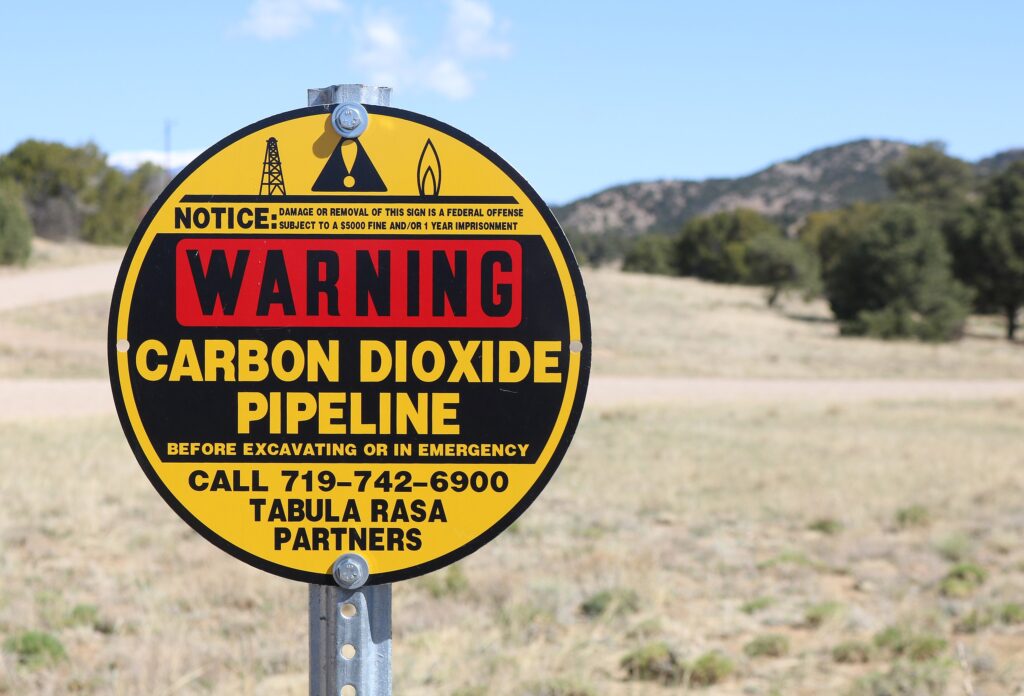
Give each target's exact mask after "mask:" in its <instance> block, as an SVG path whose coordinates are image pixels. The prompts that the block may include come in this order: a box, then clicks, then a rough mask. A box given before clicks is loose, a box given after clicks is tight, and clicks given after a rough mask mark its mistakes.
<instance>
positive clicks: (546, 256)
mask: <svg viewBox="0 0 1024 696" xmlns="http://www.w3.org/2000/svg"><path fill="white" fill-rule="evenodd" d="M366 110H367V111H368V112H369V125H368V127H367V128H366V130H365V131H364V132H362V133H361V134H360V135H358V137H354V138H345V137H342V136H339V135H338V133H337V132H336V131H335V130H334V129H333V128H332V126H331V123H330V118H331V115H330V111H329V107H310V108H305V109H298V110H295V111H290V112H287V113H284V114H279V115H277V116H272V117H270V118H268V119H265V120H263V121H260V122H258V123H255V124H253V125H251V126H249V127H247V128H244V129H242V130H240V131H238V132H237V133H234V134H233V135H230V136H228V137H227V138H225V139H224V140H222V141H220V142H219V143H217V144H216V145H214V146H213V147H211V148H210V149H209V150H207V151H206V152H205V153H203V154H202V155H201V156H200V157H199V158H198V159H197V160H195V161H194V162H193V163H192V164H190V165H189V166H188V167H187V168H186V169H185V170H184V171H182V172H181V173H180V174H179V175H178V176H177V178H176V179H175V180H174V181H173V182H172V183H171V184H170V185H169V186H168V187H167V189H166V190H165V191H164V192H163V194H162V195H161V196H160V198H159V199H158V200H157V201H156V203H155V204H154V205H153V207H152V208H151V209H150V210H149V213H148V214H147V215H146V217H145V219H144V220H143V222H142V224H141V225H140V227H139V230H138V232H137V233H136V234H135V237H134V239H133V240H132V243H131V245H130V247H129V249H128V252H127V254H126V256H125V259H124V262H123V264H122V266H121V271H120V274H119V276H118V281H117V287H116V290H115V292H114V298H113V303H112V307H111V315H110V327H109V334H110V335H109V338H110V353H109V362H110V375H111V384H112V388H113V391H114V398H115V401H116V404H117V409H118V413H119V415H120V418H121V423H122V425H123V427H124V430H125V433H126V434H127V437H128V440H129V441H130V443H131V445H132V448H133V450H134V452H135V455H136V457H137V458H138V460H139V463H140V464H141V466H142V468H143V470H144V471H145V473H146V475H147V476H148V477H149V479H150V481H151V482H152V483H153V485H154V486H155V487H156V489H157V490H158V491H159V492H160V494H161V495H162V496H163V498H164V499H165V500H166V501H167V503H168V504H169V505H170V506H171V507H172V508H173V509H174V510H175V511H176V512H177V513H178V514H179V515H180V516H181V517H182V518H183V519H184V520H185V521H187V522H188V523H189V524H190V525H191V526H192V527H193V528H194V529H196V530H197V531H198V532H199V533H200V534H202V535H203V536H204V537H206V538H207V539H209V540H210V541H211V542H213V543H214V544H216V545H217V546H219V547H220V548H222V549H223V550H225V551H227V552H228V553H230V554H232V555H233V556H235V557H237V558H239V559H241V560H244V561H246V562H247V563H250V564H252V565H254V566H256V567H258V568H262V569H264V570H267V571H269V572H272V573H276V574H278V575H281V576H284V577H287V578H292V579H296V580H302V581H305V582H310V583H322V584H332V583H333V582H334V580H333V579H332V577H331V565H332V563H333V562H334V561H335V560H336V559H337V558H338V557H339V555H341V554H343V553H357V554H359V555H360V556H362V557H363V558H364V559H365V560H366V561H367V563H368V564H369V568H370V573H371V575H370V580H369V583H370V584H380V583H387V582H392V581H395V580H401V579H405V578H409V577H413V576H416V575H420V574H423V573H426V572H429V571H432V570H435V569H437V568H440V567H442V566H444V565H446V564H449V563H452V562H453V561H455V560H458V559H459V558H462V557H463V556H466V555H467V554H469V553H471V552H472V551H474V550H476V549H477V548H479V547H480V546H482V545H483V544H484V543H486V542H487V541H489V540H490V539H492V538H493V537H494V536H496V535H497V534H498V533H499V532H500V531H501V530H502V529H504V528H505V527H507V526H508V525H509V524H510V523H511V522H512V521H513V520H514V519H515V518H516V517H517V516H519V515H520V514H521V513H522V512H523V511H524V510H525V509H526V507H527V506H528V505H529V504H530V503H531V502H532V501H533V500H534V498H535V497H536V496H537V495H538V493H540V491H541V489H542V488H543V487H544V485H545V484H546V483H547V481H548V480H549V479H550V478H551V475H552V474H553V473H554V471H555V468H556V467H557V466H558V463H559V461H560V460H561V458H562V456H563V455H564V453H565V450H566V447H567V446H568V443H569V440H570V439H571V437H572V433H573V431H574V429H575V427H576V423H577V421H578V420H579V416H580V411H581V409H582V406H583V399H584V395H585V392H586V387H587V378H588V375H589V370H590V320H589V314H588V310H587V303H586V297H585V295H584V290H583V284H582V281H581V278H580V273H579V269H578V267H577V265H576V263H575V261H574V259H573V256H572V252H571V251H570V248H569V245H568V243H567V241H566V239H565V236H564V235H563V233H562V231H561V230H560V229H559V227H558V224H557V222H556V221H555V219H554V217H553V216H552V215H551V212H550V211H549V210H548V208H547V206H546V205H545V204H544V202H543V201H542V200H541V198H540V197H539V196H538V195H537V193H536V192H535V191H534V190H533V189H532V188H531V187H530V185H529V184H528V183H527V182H526V181H525V180H524V179H523V178H522V177H521V176H519V174H517V173H516V172H515V171H513V169H512V168H511V167H510V166H509V165H508V164H507V163H506V162H504V161H503V160H502V159H500V158H499V157H498V156H497V155H495V154H494V153H493V152H491V151H490V150H489V149H487V148H486V147H485V146H484V145H482V144H480V143H479V142H477V141H476V140H474V139H473V138H471V137H469V136H468V135H466V134H464V133H461V132H460V131H458V130H456V129H454V128H452V127H451V126H449V125H446V124H444V123H440V122H438V121H435V120H433V119H430V118H427V117H425V116H421V115H419V114H415V113H411V112H408V111H403V110H399V109H393V108H388V107H378V106H367V107H366Z"/></svg>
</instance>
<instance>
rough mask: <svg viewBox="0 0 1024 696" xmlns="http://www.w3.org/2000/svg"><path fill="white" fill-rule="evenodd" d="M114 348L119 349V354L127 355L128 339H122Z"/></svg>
mask: <svg viewBox="0 0 1024 696" xmlns="http://www.w3.org/2000/svg"><path fill="white" fill-rule="evenodd" d="M114 347H115V348H117V352H118V353H127V352H128V348H129V343H128V339H127V338H122V339H121V340H120V341H118V342H117V343H115V344H114Z"/></svg>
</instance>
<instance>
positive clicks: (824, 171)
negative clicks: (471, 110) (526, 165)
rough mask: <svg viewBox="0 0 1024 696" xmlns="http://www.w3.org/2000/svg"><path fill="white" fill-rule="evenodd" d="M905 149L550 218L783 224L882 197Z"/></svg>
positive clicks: (845, 155)
mask: <svg viewBox="0 0 1024 696" xmlns="http://www.w3.org/2000/svg"><path fill="white" fill-rule="evenodd" d="M908 147H909V145H908V144H907V143H901V142H896V141H892V140H855V141H853V142H849V143H844V144H842V145H836V146H834V147H826V148H822V149H820V150H815V151H813V152H810V153H808V154H806V155H804V156H802V157H799V158H797V159H794V160H789V161H786V162H780V163H778V164H773V165H772V166H770V167H768V168H766V169H763V170H761V171H759V172H756V173H754V174H751V175H749V176H744V177H739V178H736V179H706V180H704V181H684V180H669V179H666V180H660V181H647V182H639V183H634V184H624V185H621V186H614V187H612V188H609V189H606V190H604V191H601V192H599V193H596V194H594V195H593V196H588V197H586V198H581V199H580V200H577V201H574V202H572V203H569V204H568V205H564V206H559V207H556V208H555V209H554V212H555V215H556V216H557V217H558V219H559V221H560V222H561V223H562V225H563V227H564V228H565V229H566V231H568V232H570V234H574V233H575V234H603V233H612V234H615V235H625V236H632V235H636V234H642V233H644V232H673V231H675V230H677V229H679V227H680V225H682V223H684V222H685V221H686V220H688V219H689V218H691V217H695V216H698V215H704V214H707V213H714V212H718V211H720V210H728V209H732V208H740V207H742V208H751V209H753V210H756V211H758V212H760V213H763V214H765V215H768V216H771V217H773V218H775V219H777V220H778V221H779V222H781V223H783V224H785V225H789V224H791V223H794V222H796V221H797V220H799V219H800V218H801V217H803V216H804V215H806V214H807V213H809V212H813V211H815V210H827V209H831V208H839V207H842V206H844V205H847V204H849V203H852V202H853V201H874V200H879V199H881V198H884V197H885V196H887V195H888V191H887V189H886V185H885V177H884V173H885V168H886V166H887V165H888V164H889V163H890V162H892V161H893V160H895V159H897V158H899V157H900V156H901V155H902V154H903V153H904V152H905V151H906V150H907V148H908ZM1021 158H1024V150H1007V151H1006V152H1001V153H999V154H997V155H994V156H992V157H989V158H986V159H984V160H982V161H980V162H978V163H977V164H976V165H975V166H976V168H977V169H978V171H979V174H988V173H991V172H992V171H994V170H997V169H999V168H1001V167H1004V166H1006V165H1007V164H1009V162H1010V161H1012V160H1014V159H1021Z"/></svg>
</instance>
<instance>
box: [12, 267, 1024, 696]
mask: <svg viewBox="0 0 1024 696" xmlns="http://www.w3.org/2000/svg"><path fill="white" fill-rule="evenodd" d="M25 272H28V273H30V272H33V271H32V270H31V269H30V270H29V271H25ZM586 280H587V286H588V290H589V292H590V298H591V312H592V315H593V322H594V344H595V349H594V371H595V374H596V375H598V376H601V375H620V376H641V375H646V376H676V377H709V378H715V377H728V378H742V379H747V378H749V379H752V380H761V379H772V378H779V379H782V378H784V379H788V380H807V381H813V380H815V379H821V378H899V379H956V380H963V385H964V388H965V389H969V388H970V385H971V381H972V380H981V379H984V380H993V379H1004V380H1005V379H1024V347H1022V346H1020V345H1015V346H1012V345H1008V344H1006V343H1005V342H1003V341H1000V340H998V335H999V327H998V325H997V324H996V323H994V322H991V321H988V320H985V319H979V320H977V321H975V322H974V323H973V324H972V326H971V331H970V334H971V335H970V336H969V337H968V338H967V339H965V340H964V341H962V342H960V343H957V344H953V345H949V346H923V345H918V344H910V343H881V342H876V341H869V340H861V339H856V340H852V339H839V338H837V337H836V330H835V326H834V325H833V324H831V323H830V322H828V321H827V314H826V312H825V310H824V307H823V306H822V305H820V304H804V303H802V302H797V301H789V302H788V303H787V304H786V305H785V306H784V307H783V308H782V309H781V310H779V311H769V310H767V309H765V308H764V306H763V301H762V299H761V295H760V292H759V291H757V290H756V289H749V288H734V287H722V286H713V285H707V284H703V283H698V282H693V281H687V280H676V279H667V278H647V277H640V276H629V275H624V274H620V273H616V272H611V271H599V272H592V273H589V274H587V276H586ZM0 281H2V278H0ZM107 302H108V298H107V297H106V296H103V295H96V294H91V295H86V296H83V297H79V298H73V299H67V300H63V301H60V302H56V303H49V304H45V305H40V306H33V307H22V308H20V309H14V310H10V311H6V312H2V313H0V377H6V378H12V377H22V376H33V377H37V378H38V377H61V378H97V377H103V375H104V374H105V355H104V349H103V341H104V340H105V338H104V333H105V319H106V311H107ZM0 389H2V387H0ZM1017 394H1018V395H1017V396H1011V397H1000V398H988V399H986V398H979V399H971V398H966V399H963V398H961V399H956V400H945V399H929V400H919V399H913V398H907V399H901V398H900V395H899V394H898V393H896V394H893V395H890V396H889V398H886V399H885V400H878V401H873V400H863V399H858V400H849V399H845V398H843V397H842V395H832V396H827V397H823V396H820V395H817V396H815V395H814V394H813V393H811V395H809V396H808V398H806V399H788V400H786V401H785V402H779V403H772V402H771V401H766V400H764V399H757V400H745V399H743V398H741V397H738V398H736V399H714V400H708V401H706V402H700V401H699V400H698V401H693V400H689V401H680V402H678V403H672V402H659V403H643V402H642V400H640V401H639V402H638V401H637V400H635V399H631V400H629V401H628V403H627V402H626V401H623V402H622V403H615V400H614V399H605V400H603V401H602V402H601V403H600V404H599V405H594V406H592V407H589V408H588V409H587V410H586V412H585V413H584V416H583V419H582V422H581V425H580V429H579V432H578V434H577V437H576V439H575V440H574V444H573V446H572V447H571V448H570V451H569V454H568V456H567V458H566V460H565V461H564V463H563V465H562V468H561V469H560V471H559V472H558V474H557V475H556V476H555V477H554V479H553V480H552V482H551V484H550V485H549V487H548V489H547V490H546V491H545V492H544V494H543V495H542V496H541V497H540V498H539V499H538V501H537V502H536V504H535V505H534V506H533V507H532V508H531V509H530V510H529V511H528V512H527V513H526V514H525V515H524V517H523V518H522V519H521V520H520V521H518V522H517V523H516V524H515V525H513V527H512V528H511V529H510V530H508V531H507V532H506V533H505V534H503V535H502V536H501V537H499V538H498V539H497V540H496V541H494V542H492V543H491V544H490V545H488V546H486V547H485V548H484V549H482V550H481V551H479V552H478V553H476V554H475V555H473V556H471V557H470V558H468V559H466V560H465V561H463V562H461V563H459V564H456V565H455V566H452V567H451V568H449V569H446V570H444V571H441V572H439V573H436V574H434V575H432V576H428V577H424V578H420V579H418V580H414V581H410V582H407V583H402V584H400V585H396V587H395V590H394V592H395V609H394V627H395V642H394V669H395V687H396V688H395V691H396V694H403V695H410V696H428V695H430V696H433V695H438V696H484V695H491V694H494V695H495V696H504V695H512V694H516V695H520V696H599V695H605V694H608V695H613V696H619V695H621V696H627V695H634V694H637V695H638V694H644V695H652V696H661V695H665V696H667V695H668V694H676V693H686V692H691V691H692V692H695V693H708V694H737V695H739V694H765V695H769V694H779V695H789V694H849V695H850V696H859V695H862V694H863V695H865V696H888V695H892V696H899V695H907V696H910V695H916V694H924V695H928V694H946V695H954V694H978V695H980V694H984V695H985V696H994V695H997V694H1022V693H1024V544H1022V542H1021V539H1022V538H1024V506H1022V501H1024V382H1022V386H1021V389H1020V390H1019V391H1018V392H1017ZM2 396H3V394H2V393H0V397H2ZM0 401H3V399H2V398H0ZM0 548H2V549H3V562H2V564H0V643H2V651H0V694H12V695H13V694H19V695H20V694H124V695H136V694H153V695H171V694H217V695H220V694H223V695H228V694H231V695H253V696H256V695H259V696H284V695H291V694H296V695H298V694H304V693H305V690H306V591H305V588H304V587H303V586H301V585H299V584H296V583H292V582H289V581H285V580H281V579H278V578H275V577H271V576H269V575H265V574H263V573H261V572H260V571H257V570H254V569H251V568H249V567H247V566H245V565H243V564H241V563H240V562H238V561H235V560H233V559H231V558H229V557H228V556H227V555H225V554H223V553H222V552H220V551H218V550H217V549H215V548H214V547H212V546H211V545H209V544H208V543H207V542H205V541H203V540H202V539H201V538H199V537H198V536H197V535H196V534H195V533H193V532H192V531H191V530H190V529H189V528H188V527H187V526H186V525H185V524H184V523H183V522H181V521H180V520H179V519H178V518H177V517H176V516H175V515H174V514H173V512H171V511H170V509H168V508H167V507H166V505H165V504H164V503H163V502H162V501H161V500H160V499H159V497H158V495H157V494H156V493H155V492H154V491H153V490H152V489H151V487H150V485H149V483H148V482H147V481H146V480H145V477H144V476H143V475H142V474H141V472H140V471H139V470H138V467H137V465H136V464H135V463H134V460H133V458H132V456H131V454H130V452H129V450H128V447H127V445H126V444H125V442H124V440H123V436H122V434H121V432H120V427H119V425H118V424H117V422H116V418H115V417H114V416H113V414H110V415H102V414H100V415H93V416H88V417H80V418H73V419H67V418H64V419H57V418H52V417H38V416H33V417H19V416H18V414H17V408H16V405H15V407H14V408H11V407H10V405H8V407H7V408H6V409H0Z"/></svg>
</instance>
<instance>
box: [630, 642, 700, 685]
mask: <svg viewBox="0 0 1024 696" xmlns="http://www.w3.org/2000/svg"><path fill="white" fill-rule="evenodd" d="M621 666H622V668H623V669H625V670H626V678H627V679H629V680H631V681H654V682H660V683H662V684H678V683H680V682H682V680H683V675H684V674H685V673H686V666H685V665H684V664H683V663H682V661H681V660H680V659H679V656H678V655H676V653H675V651H674V650H672V648H670V647H669V646H668V644H667V643H663V642H657V643H648V644H647V645H644V646H642V647H640V648H637V649H636V650H634V651H632V652H631V653H629V654H628V655H626V656H625V657H624V658H622V662H621Z"/></svg>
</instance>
